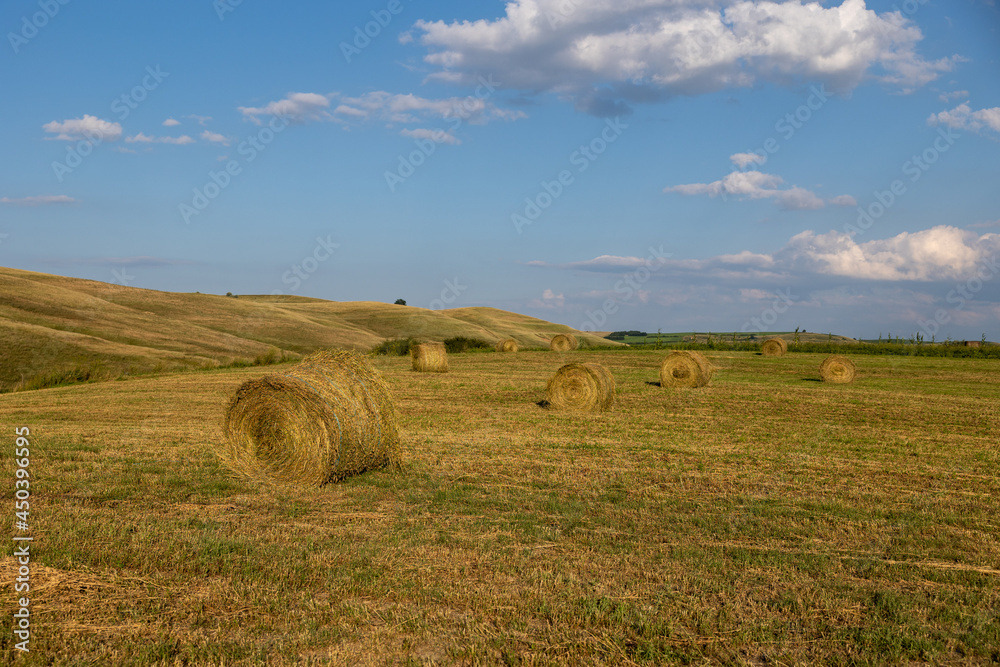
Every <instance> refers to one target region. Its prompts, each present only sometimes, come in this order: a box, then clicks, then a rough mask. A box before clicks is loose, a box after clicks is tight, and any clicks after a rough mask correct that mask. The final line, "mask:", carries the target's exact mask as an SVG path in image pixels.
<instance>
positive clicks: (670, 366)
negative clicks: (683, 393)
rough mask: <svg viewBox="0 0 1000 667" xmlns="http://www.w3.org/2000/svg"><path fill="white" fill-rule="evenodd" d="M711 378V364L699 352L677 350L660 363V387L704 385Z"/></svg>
mask: <svg viewBox="0 0 1000 667" xmlns="http://www.w3.org/2000/svg"><path fill="white" fill-rule="evenodd" d="M711 379H712V364H710V363H709V362H708V359H706V358H705V356H704V355H703V354H701V353H700V352H695V351H693V350H677V351H676V352H671V353H670V354H669V355H668V356H667V358H666V359H664V360H663V363H661V364H660V386H661V387H704V386H706V385H707V384H708V383H709V382H710V381H711Z"/></svg>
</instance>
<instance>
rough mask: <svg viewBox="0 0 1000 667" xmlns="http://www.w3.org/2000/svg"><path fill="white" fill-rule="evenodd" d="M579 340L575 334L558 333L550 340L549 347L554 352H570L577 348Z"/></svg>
mask: <svg viewBox="0 0 1000 667" xmlns="http://www.w3.org/2000/svg"><path fill="white" fill-rule="evenodd" d="M577 345H578V342H577V340H576V336H574V335H573V334H556V335H555V336H554V337H553V338H552V340H551V341H549V349H550V350H552V351H554V352H568V351H569V350H575V349H576V346H577Z"/></svg>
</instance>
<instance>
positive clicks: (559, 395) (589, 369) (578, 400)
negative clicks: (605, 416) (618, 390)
mask: <svg viewBox="0 0 1000 667" xmlns="http://www.w3.org/2000/svg"><path fill="white" fill-rule="evenodd" d="M545 400H546V401H547V402H548V405H549V407H552V408H555V409H557V410H584V411H587V412H605V411H607V410H610V409H611V406H612V404H613V403H614V401H615V379H614V378H613V377H612V376H611V373H609V372H608V369H607V368H605V367H604V366H602V365H600V364H595V363H586V364H566V365H565V366H563V367H562V368H560V369H559V370H558V371H556V374H555V375H553V376H552V377H551V378H550V379H549V382H548V384H547V385H546V386H545Z"/></svg>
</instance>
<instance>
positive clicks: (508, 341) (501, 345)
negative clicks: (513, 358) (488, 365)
mask: <svg viewBox="0 0 1000 667" xmlns="http://www.w3.org/2000/svg"><path fill="white" fill-rule="evenodd" d="M496 349H497V352H517V341H516V340H514V339H513V338H504V339H503V340H500V341H497V347H496Z"/></svg>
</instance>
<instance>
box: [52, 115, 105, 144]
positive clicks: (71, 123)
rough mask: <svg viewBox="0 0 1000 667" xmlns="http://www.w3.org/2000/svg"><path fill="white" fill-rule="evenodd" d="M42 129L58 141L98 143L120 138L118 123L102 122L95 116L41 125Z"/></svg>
mask: <svg viewBox="0 0 1000 667" xmlns="http://www.w3.org/2000/svg"><path fill="white" fill-rule="evenodd" d="M42 129H43V130H45V131H46V132H48V133H49V134H54V135H56V136H54V137H47V138H48V139H56V140H59V141H78V140H80V139H99V140H100V141H117V140H118V139H120V138H121V136H122V126H121V124H120V123H112V122H111V121H107V120H102V119H100V118H98V117H97V116H89V115H86V114H85V115H84V116H83V118H70V119H68V120H64V121H62V122H60V121H56V120H54V121H52V122H49V123H46V124H45V125H42Z"/></svg>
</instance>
